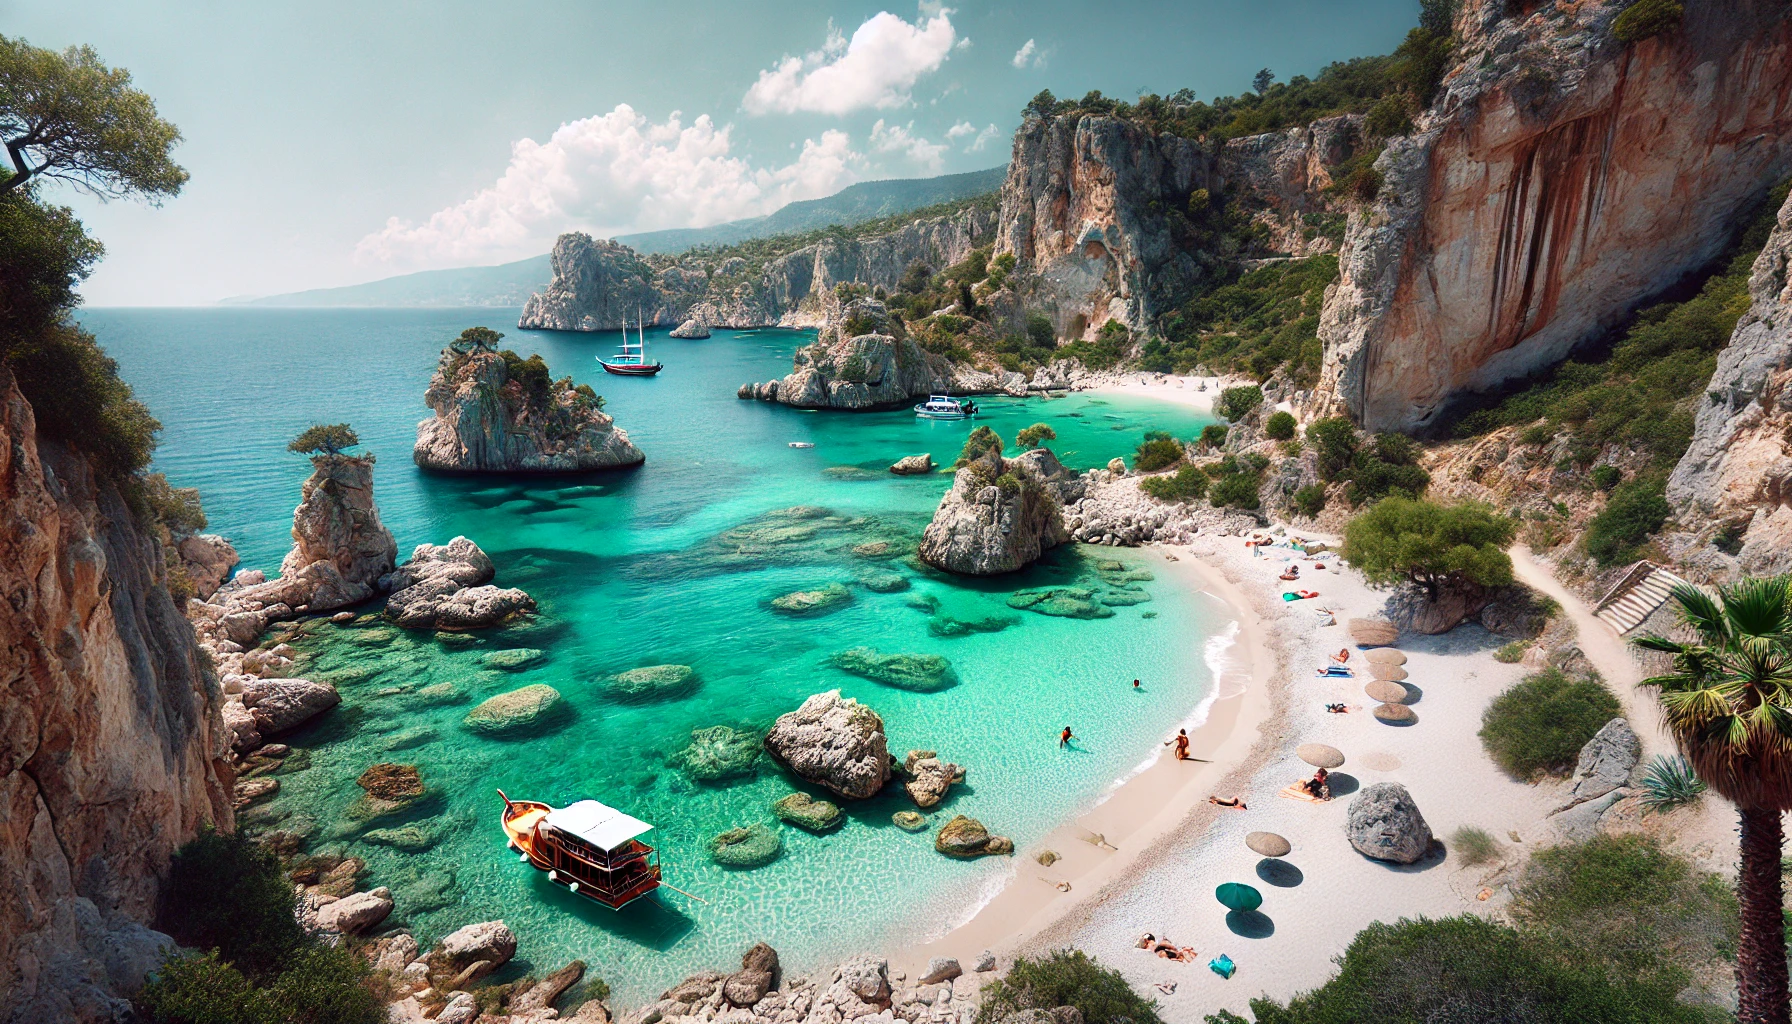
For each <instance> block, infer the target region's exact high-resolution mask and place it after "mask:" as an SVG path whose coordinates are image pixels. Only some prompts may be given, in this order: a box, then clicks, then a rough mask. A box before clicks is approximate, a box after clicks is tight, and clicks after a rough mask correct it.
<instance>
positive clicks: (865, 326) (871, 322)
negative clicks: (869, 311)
mask: <svg viewBox="0 0 1792 1024" xmlns="http://www.w3.org/2000/svg"><path fill="white" fill-rule="evenodd" d="M882 332H883V324H882V323H880V322H879V321H878V318H877V317H875V316H868V315H866V314H864V313H854V314H853V315H852V316H849V317H847V318H846V327H845V328H844V333H845V336H846V337H848V338H856V337H858V336H860V335H862V334H880V333H882Z"/></svg>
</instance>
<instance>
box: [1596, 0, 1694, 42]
mask: <svg viewBox="0 0 1792 1024" xmlns="http://www.w3.org/2000/svg"><path fill="white" fill-rule="evenodd" d="M1684 17H1686V6H1685V5H1684V4H1682V3H1680V0H1636V3H1633V4H1631V5H1630V6H1629V7H1626V8H1625V9H1624V13H1622V14H1620V15H1618V16H1617V17H1616V18H1614V19H1612V35H1614V36H1616V37H1617V38H1618V39H1619V41H1621V42H1626V43H1636V42H1641V41H1642V40H1644V39H1647V38H1649V37H1650V36H1657V35H1660V34H1661V33H1663V32H1666V31H1668V30H1670V29H1674V28H1678V27H1680V19H1682V18H1684Z"/></svg>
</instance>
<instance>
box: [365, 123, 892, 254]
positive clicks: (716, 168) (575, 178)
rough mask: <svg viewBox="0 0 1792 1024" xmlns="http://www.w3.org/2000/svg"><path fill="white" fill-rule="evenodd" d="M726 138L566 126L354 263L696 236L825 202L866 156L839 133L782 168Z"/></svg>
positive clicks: (704, 126) (699, 129)
mask: <svg viewBox="0 0 1792 1024" xmlns="http://www.w3.org/2000/svg"><path fill="white" fill-rule="evenodd" d="M731 131H732V129H731V128H730V127H729V126H726V125H724V126H723V127H721V128H717V127H716V126H715V123H714V122H713V121H711V120H710V118H709V116H708V115H707V114H706V115H703V116H700V117H698V118H697V119H696V120H695V121H693V122H691V123H690V124H689V125H686V124H684V123H683V122H682V120H681V119H680V115H679V114H678V113H677V112H676V111H674V112H673V113H672V115H671V116H670V117H668V118H667V119H666V121H665V122H664V123H662V124H655V123H653V122H651V121H649V120H648V119H647V118H646V117H645V116H644V115H642V114H639V113H636V112H635V110H634V109H633V108H632V107H630V106H628V105H627V104H620V105H618V106H617V107H616V109H614V110H612V111H610V112H609V113H608V114H603V115H601V116H595V117H587V118H583V119H581V120H578V121H573V122H570V123H568V124H563V125H561V126H560V127H559V129H558V130H556V131H555V132H554V134H553V135H552V136H551V137H550V138H549V139H548V141H547V142H545V143H540V142H536V141H535V140H533V139H522V140H520V141H518V142H516V143H513V144H512V145H511V153H510V165H509V166H508V167H507V168H505V170H504V173H503V175H502V176H500V177H499V178H498V180H497V181H496V182H495V183H493V184H492V185H490V186H489V187H487V188H484V189H481V190H480V191H479V192H477V193H476V194H474V195H473V196H472V197H471V198H469V199H466V200H465V201H463V202H460V203H457V204H455V205H453V206H450V207H448V208H447V209H443V210H438V211H437V212H435V213H434V214H431V215H430V217H429V218H428V219H427V220H425V221H423V222H422V223H411V222H407V221H402V220H400V219H399V218H397V217H393V218H391V219H389V220H387V221H386V226H385V227H384V228H382V229H381V230H379V231H376V232H374V233H372V234H369V235H368V236H367V237H365V238H363V239H361V241H360V244H358V245H357V246H356V247H355V258H356V259H357V260H359V261H362V262H377V263H407V264H417V265H455V264H464V263H466V262H469V261H474V260H480V259H495V258H499V257H503V256H507V255H511V254H515V253H518V252H522V251H523V250H525V249H527V248H531V247H532V248H533V249H535V250H536V251H539V249H540V248H541V247H542V246H543V245H544V244H545V243H549V242H551V241H552V240H553V238H554V236H556V235H558V234H559V233H561V232H562V231H570V230H575V229H584V230H589V231H595V232H598V233H602V234H617V233H623V232H626V231H630V230H653V229H657V228H666V227H695V226H701V225H706V224H714V223H716V222H718V221H724V220H733V219H736V218H740V217H752V216H757V215H759V214H764V213H770V212H771V211H773V210H775V209H777V208H778V207H780V206H783V205H784V204H785V203H789V202H794V201H796V200H798V199H812V198H816V197H818V196H825V195H831V194H832V193H834V192H837V191H839V190H840V189H841V188H842V187H844V186H845V185H848V184H850V183H852V182H853V181H854V180H856V179H857V177H858V172H859V170H860V169H861V168H862V167H863V166H864V163H865V159H864V157H863V155H861V154H859V153H856V152H854V151H853V149H852V146H851V140H850V139H849V138H848V136H847V135H846V133H845V132H840V131H826V132H823V133H822V135H821V137H820V138H819V139H808V140H805V141H804V142H803V147H802V152H801V153H799V154H797V155H796V157H795V159H794V161H793V162H791V163H789V164H786V165H784V166H782V167H769V168H768V167H754V166H752V165H751V164H749V163H748V162H747V161H746V160H744V159H742V158H741V157H739V156H735V155H733V152H732V150H733V143H732V140H731V138H730V132H731Z"/></svg>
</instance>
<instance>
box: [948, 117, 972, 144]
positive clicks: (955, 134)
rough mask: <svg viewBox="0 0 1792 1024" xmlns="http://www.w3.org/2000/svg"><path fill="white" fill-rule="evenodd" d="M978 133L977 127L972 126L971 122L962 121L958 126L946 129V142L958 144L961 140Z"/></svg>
mask: <svg viewBox="0 0 1792 1024" xmlns="http://www.w3.org/2000/svg"><path fill="white" fill-rule="evenodd" d="M976 133H977V126H976V125H974V124H972V123H971V122H969V121H960V122H958V123H957V124H955V125H953V126H952V127H950V128H948V129H946V141H947V142H957V141H958V140H959V139H962V138H964V137H965V136H966V135H975V134H976Z"/></svg>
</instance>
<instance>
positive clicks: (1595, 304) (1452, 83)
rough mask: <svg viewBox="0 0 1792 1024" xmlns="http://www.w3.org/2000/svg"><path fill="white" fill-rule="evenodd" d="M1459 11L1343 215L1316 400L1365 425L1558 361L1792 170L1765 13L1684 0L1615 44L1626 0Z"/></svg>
mask: <svg viewBox="0 0 1792 1024" xmlns="http://www.w3.org/2000/svg"><path fill="white" fill-rule="evenodd" d="M1508 6H1510V5H1508V4H1506V3H1504V2H1503V0H1482V2H1480V3H1476V4H1471V5H1468V8H1467V9H1466V10H1465V11H1464V13H1463V14H1462V15H1460V16H1459V18H1458V21H1457V27H1458V29H1459V31H1460V32H1461V33H1462V35H1463V38H1464V43H1463V47H1462V50H1461V53H1460V60H1459V63H1458V66H1457V68H1456V69H1455V70H1454V71H1453V72H1452V73H1451V74H1450V76H1449V77H1448V78H1447V79H1446V80H1445V82H1444V86H1443V88H1442V90H1440V92H1439V95H1438V97H1437V99H1436V101H1435V102H1434V103H1433V105H1432V107H1431V109H1430V110H1428V111H1426V112H1425V113H1423V114H1421V115H1420V116H1419V117H1418V119H1417V122H1416V125H1417V127H1416V130H1415V131H1414V132H1413V134H1411V135H1410V136H1409V137H1406V138H1399V139H1394V140H1392V141H1391V142H1390V143H1389V145H1388V147H1387V149H1386V151H1385V152H1384V153H1383V154H1382V156H1381V157H1380V159H1379V160H1378V161H1377V163H1376V167H1377V168H1378V169H1379V170H1380V171H1381V173H1382V175H1383V177H1384V184H1383V186H1382V188H1381V192H1380V194H1379V196H1378V197H1377V199H1376V200H1375V202H1374V203H1373V204H1372V205H1371V207H1370V208H1368V209H1367V210H1365V211H1362V212H1360V213H1358V214H1356V215H1353V216H1352V218H1351V222H1350V226H1349V229H1348V232H1347V234H1346V237H1345V242H1344V247H1343V249H1342V251H1341V259H1340V263H1341V266H1342V274H1341V278H1340V280H1339V282H1338V284H1337V285H1336V286H1335V287H1334V289H1333V290H1332V292H1331V293H1330V294H1329V296H1328V299H1327V302H1326V306H1325V310H1324V314H1323V318H1322V323H1321V326H1320V332H1319V334H1320V338H1321V340H1322V341H1323V342H1324V344H1325V353H1326V355H1325V368H1324V376H1323V380H1322V383H1321V387H1320V394H1321V396H1322V400H1321V402H1320V403H1319V405H1320V406H1321V408H1320V409H1318V410H1315V411H1328V412H1329V411H1344V412H1348V413H1349V414H1350V415H1351V416H1352V417H1354V418H1355V419H1356V420H1357V421H1358V422H1359V423H1360V424H1361V425H1362V426H1364V427H1367V428H1370V429H1374V430H1383V429H1406V430H1411V429H1416V428H1422V427H1424V426H1425V425H1426V424H1428V423H1430V422H1431V421H1432V420H1433V419H1434V418H1435V416H1436V415H1437V413H1438V412H1439V410H1440V409H1441V408H1442V406H1443V405H1444V403H1445V401H1446V399H1447V398H1449V396H1450V395H1452V394H1453V393H1456V392H1459V391H1463V390H1477V389H1485V388H1489V387H1492V386H1494V385H1497V384H1499V383H1501V382H1502V381H1506V380H1509V379H1512V378H1515V377H1520V376H1523V375H1525V374H1527V373H1529V372H1531V371H1534V370H1536V369H1538V368H1540V367H1543V366H1546V365H1549V364H1551V363H1554V362H1556V361H1559V360H1561V359H1562V358H1563V357H1564V356H1566V355H1567V354H1568V352H1569V351H1570V349H1571V348H1572V347H1573V346H1575V345H1576V344H1578V343H1579V342H1581V341H1583V340H1585V339H1587V338H1589V337H1590V336H1592V335H1594V334H1596V333H1598V332H1600V331H1603V330H1606V329H1608V328H1610V327H1612V326H1613V325H1615V324H1616V323H1618V322H1619V321H1621V320H1622V319H1623V318H1624V317H1626V316H1627V315H1629V313H1630V311H1631V310H1633V309H1634V308H1635V307H1636V306H1637V304H1638V303H1640V302H1642V301H1644V300H1646V299H1648V298H1649V297H1651V296H1652V295H1654V294H1656V293H1658V292H1660V291H1661V290H1663V289H1664V288H1666V287H1668V286H1670V285H1672V284H1673V283H1675V282H1676V281H1678V280H1679V279H1680V278H1682V277H1683V276H1684V275H1686V274H1687V273H1689V272H1692V271H1694V270H1696V269H1698V268H1699V267H1701V266H1703V265H1704V264H1706V263H1708V262H1709V261H1710V260H1711V259H1713V258H1714V257H1715V256H1716V255H1717V254H1718V253H1719V252H1721V251H1722V250H1723V248H1724V247H1725V246H1726V245H1728V244H1729V242H1730V239H1731V230H1732V225H1733V224H1734V223H1735V222H1736V218H1737V216H1738V214H1739V213H1741V212H1743V211H1745V210H1746V209H1747V207H1748V206H1749V205H1750V204H1751V203H1755V202H1758V201H1759V199H1760V196H1761V195H1762V194H1763V193H1765V191H1766V190H1767V189H1768V188H1769V187H1770V186H1771V185H1773V184H1774V183H1776V182H1778V181H1779V180H1781V179H1783V178H1784V177H1785V176H1786V175H1787V174H1788V173H1792V104H1788V103H1787V99H1786V98H1787V95H1788V92H1789V91H1792V22H1789V20H1788V16H1787V8H1786V5H1785V4H1783V3H1780V2H1778V0H1687V3H1686V14H1685V18H1684V21H1683V23H1682V24H1681V25H1680V26H1679V27H1678V28H1676V29H1673V30H1671V31H1669V32H1667V33H1664V34H1662V35H1658V36H1655V37H1653V38H1650V39H1645V40H1642V41H1639V42H1636V43H1633V44H1629V45H1626V44H1625V43H1623V42H1621V41H1619V40H1617V39H1616V38H1614V37H1613V35H1612V33H1611V23H1612V20H1613V18H1615V17H1616V16H1617V14H1618V13H1619V12H1620V11H1622V9H1623V8H1624V7H1625V6H1626V4H1625V3H1624V2H1622V0H1584V2H1581V3H1578V4H1549V5H1544V6H1543V7H1542V8H1539V9H1538V10H1537V11H1536V13H1532V14H1529V15H1528V16H1527V15H1525V14H1522V13H1520V14H1515V15H1511V16H1507V15H1506V14H1505V11H1506V9H1507V7H1508Z"/></svg>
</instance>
